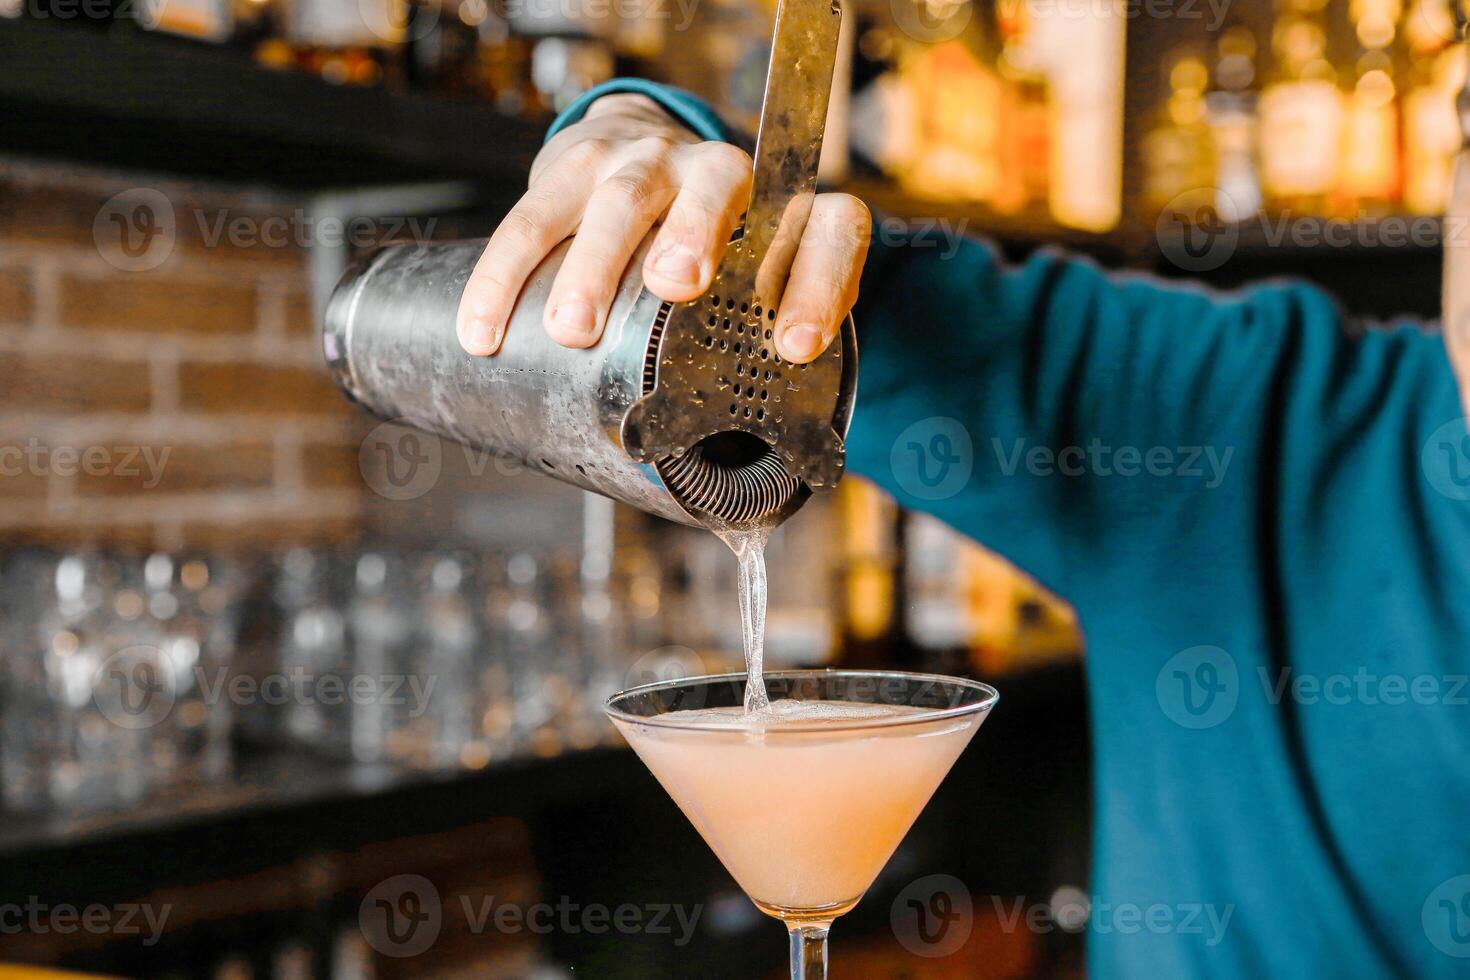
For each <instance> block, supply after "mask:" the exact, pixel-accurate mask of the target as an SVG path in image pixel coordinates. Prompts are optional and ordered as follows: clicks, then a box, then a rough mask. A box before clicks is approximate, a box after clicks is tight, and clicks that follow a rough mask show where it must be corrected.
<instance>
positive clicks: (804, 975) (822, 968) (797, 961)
mask: <svg viewBox="0 0 1470 980" xmlns="http://www.w3.org/2000/svg"><path fill="white" fill-rule="evenodd" d="M786 928H787V929H788V930H789V931H790V933H791V980H827V930H829V929H831V928H832V923H830V922H823V923H817V924H812V923H809V922H808V923H805V924H800V923H795V922H793V923H791V924H790V925H788V926H787V927H786Z"/></svg>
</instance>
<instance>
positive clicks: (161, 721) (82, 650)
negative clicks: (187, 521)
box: [0, 552, 240, 810]
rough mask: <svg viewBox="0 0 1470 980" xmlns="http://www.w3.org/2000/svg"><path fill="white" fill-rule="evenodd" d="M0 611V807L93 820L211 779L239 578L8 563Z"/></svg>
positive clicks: (130, 566) (220, 736)
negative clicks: (82, 814)
mask: <svg viewBox="0 0 1470 980" xmlns="http://www.w3.org/2000/svg"><path fill="white" fill-rule="evenodd" d="M5 579H6V586H5V589H4V594H3V598H0V605H3V617H4V619H5V620H6V621H7V623H8V626H7V628H6V629H5V631H4V635H3V638H0V643H3V646H0V668H3V669H0V674H3V677H4V684H3V688H4V707H3V711H0V785H3V800H4V803H5V805H6V806H7V807H8V808H12V809H21V810H29V809H36V808H40V807H48V806H55V807H61V808H63V809H99V808H112V807H117V806H122V805H128V804H131V803H135V802H137V801H139V800H141V799H142V798H143V797H144V796H145V795H147V794H149V793H153V792H158V791H163V790H168V789H170V788H173V787H177V786H183V785H194V784H197V783H199V782H202V781H206V780H209V779H213V778H217V777H219V776H220V775H222V774H223V773H224V772H225V771H226V770H227V769H228V767H229V764H230V761H231V754H230V727H231V722H232V712H231V710H230V705H229V703H228V700H227V697H226V696H225V689H224V687H223V686H222V685H221V684H220V682H221V681H222V680H223V677H222V675H221V673H220V668H223V667H224V666H225V665H226V664H228V662H229V660H230V659H231V657H232V656H233V651H234V642H235V633H236V630H237V628H238V616H237V610H238V606H239V596H240V589H239V586H240V581H239V579H238V576H234V577H232V576H230V575H224V574H220V575H216V576H214V577H211V572H210V570H209V568H208V566H207V565H205V563H204V562H202V561H201V560H199V559H194V558H191V559H189V560H187V561H184V560H180V559H178V558H175V557H173V556H170V555H165V554H155V555H151V556H149V557H148V558H147V559H138V558H134V557H129V556H119V555H111V554H106V553H102V552H75V553H69V554H47V553H41V552H30V553H21V554H18V555H13V556H11V557H10V559H9V560H8V561H7V562H6V564H5Z"/></svg>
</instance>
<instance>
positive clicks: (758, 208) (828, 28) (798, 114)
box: [735, 0, 842, 307]
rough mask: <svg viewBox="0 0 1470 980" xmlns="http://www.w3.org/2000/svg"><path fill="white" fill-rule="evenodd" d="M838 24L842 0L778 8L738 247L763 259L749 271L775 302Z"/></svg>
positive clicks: (815, 148)
mask: <svg viewBox="0 0 1470 980" xmlns="http://www.w3.org/2000/svg"><path fill="white" fill-rule="evenodd" d="M841 26H842V7H841V4H840V0H781V4H780V6H779V7H778V8H777V11H776V31H775V35H774V36H773V37H772V40H771V66H770V69H769V71H768V73H767V75H766V96H765V102H764V104H763V105H762V108H761V121H760V131H759V133H758V135H757V137H756V147H755V182H754V185H753V186H752V188H751V194H750V204H749V207H748V208H747V210H746V216H745V231H744V235H743V236H742V238H741V240H740V243H739V244H738V245H736V246H735V250H736V251H737V252H739V253H742V255H741V256H740V257H741V258H743V259H744V260H745V261H746V262H751V263H754V262H759V266H758V267H757V269H758V271H757V269H751V270H750V271H751V272H752V273H755V279H756V287H757V291H758V292H759V294H760V295H761V296H764V297H765V298H766V299H767V300H768V301H769V302H770V303H771V304H772V306H773V307H774V306H775V305H777V304H779V302H780V300H781V295H782V293H783V292H784V291H785V286H786V278H787V276H788V274H789V273H790V271H791V263H792V261H793V260H794V259H795V257H796V249H797V245H798V244H799V243H800V241H801V234H802V231H804V230H805V228H806V223H807V218H808V217H809V216H810V214H811V207H812V197H813V196H814V195H815V193H816V187H817V161H818V158H819V157H820V156H821V154H822V132H823V130H824V129H825V127H826V123H827V104H828V102H829V101H830V99H831V95H832V71H833V67H834V66H835V65H836V63H837V39H838V33H839V31H840V29H841ZM737 261H738V260H737ZM747 268H749V266H747Z"/></svg>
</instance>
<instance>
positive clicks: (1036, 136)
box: [992, 0, 1053, 213]
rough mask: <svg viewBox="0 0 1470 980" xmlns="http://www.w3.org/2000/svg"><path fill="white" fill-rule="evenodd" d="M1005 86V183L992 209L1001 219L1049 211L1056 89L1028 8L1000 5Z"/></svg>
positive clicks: (1011, 2) (1013, 1)
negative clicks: (1037, 210) (1036, 209)
mask: <svg viewBox="0 0 1470 980" xmlns="http://www.w3.org/2000/svg"><path fill="white" fill-rule="evenodd" d="M996 26H997V33H998V35H999V37H1000V44H1001V47H1000V55H999V58H998V59H997V62H996V65H997V68H998V70H999V72H1000V77H1001V79H1002V82H1003V88H1002V97H1001V105H1000V111H1001V131H1002V132H1004V133H1005V134H1006V138H1005V139H1002V140H1000V141H999V143H998V149H999V151H1000V158H1001V166H1000V181H999V184H998V186H997V189H996V194H995V198H994V200H993V202H992V203H993V204H994V206H995V208H996V209H997V210H998V211H1001V212H1002V213H1016V212H1020V211H1024V210H1026V209H1028V208H1031V207H1045V206H1046V203H1047V197H1048V194H1049V191H1050V180H1049V177H1050V175H1051V154H1052V134H1051V129H1052V118H1053V114H1052V106H1051V86H1050V82H1049V81H1048V79H1047V76H1046V72H1045V71H1044V69H1043V64H1042V56H1041V52H1040V51H1039V50H1038V47H1037V45H1036V43H1035V39H1034V34H1033V24H1032V20H1031V15H1030V13H1029V11H1028V6H1027V5H1026V4H1024V3H1019V2H1017V0H1002V2H1000V3H998V4H997V5H996Z"/></svg>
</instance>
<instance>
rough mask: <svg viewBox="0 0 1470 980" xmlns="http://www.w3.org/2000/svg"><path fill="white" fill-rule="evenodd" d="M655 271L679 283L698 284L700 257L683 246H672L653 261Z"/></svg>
mask: <svg viewBox="0 0 1470 980" xmlns="http://www.w3.org/2000/svg"><path fill="white" fill-rule="evenodd" d="M653 271H654V272H657V273H658V274H659V275H661V276H664V277H666V278H669V279H674V280H677V281H679V282H698V281H699V256H697V255H695V254H694V253H693V252H691V251H690V250H689V249H687V248H685V247H684V246H683V245H671V246H670V247H669V248H667V249H665V250H664V251H663V252H662V253H661V254H659V255H658V256H657V257H656V258H655V259H654V260H653Z"/></svg>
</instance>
